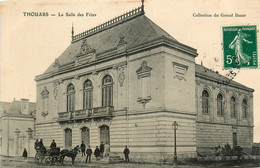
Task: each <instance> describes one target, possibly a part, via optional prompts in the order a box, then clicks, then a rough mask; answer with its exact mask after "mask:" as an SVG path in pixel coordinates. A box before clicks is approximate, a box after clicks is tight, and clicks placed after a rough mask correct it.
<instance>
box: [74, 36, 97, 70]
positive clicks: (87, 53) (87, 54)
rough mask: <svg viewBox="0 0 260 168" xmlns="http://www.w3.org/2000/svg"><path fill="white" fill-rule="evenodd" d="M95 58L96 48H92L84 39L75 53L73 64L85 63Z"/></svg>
mask: <svg viewBox="0 0 260 168" xmlns="http://www.w3.org/2000/svg"><path fill="white" fill-rule="evenodd" d="M95 60H96V50H95V49H92V48H91V47H90V46H89V44H88V43H87V39H84V40H83V42H82V45H81V47H80V52H79V53H78V54H77V55H76V58H75V65H76V66H77V65H81V64H86V63H89V62H92V61H95Z"/></svg>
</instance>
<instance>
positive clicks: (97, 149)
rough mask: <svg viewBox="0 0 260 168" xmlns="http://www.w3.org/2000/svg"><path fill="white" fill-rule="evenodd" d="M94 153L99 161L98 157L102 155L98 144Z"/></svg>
mask: <svg viewBox="0 0 260 168" xmlns="http://www.w3.org/2000/svg"><path fill="white" fill-rule="evenodd" d="M94 155H95V157H96V160H97V161H98V157H100V150H99V148H98V146H96V149H95V151H94Z"/></svg>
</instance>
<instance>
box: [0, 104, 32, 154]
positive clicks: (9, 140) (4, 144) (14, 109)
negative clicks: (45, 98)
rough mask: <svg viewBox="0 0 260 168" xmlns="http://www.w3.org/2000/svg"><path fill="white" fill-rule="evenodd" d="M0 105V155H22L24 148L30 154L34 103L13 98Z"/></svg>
mask: <svg viewBox="0 0 260 168" xmlns="http://www.w3.org/2000/svg"><path fill="white" fill-rule="evenodd" d="M0 106H1V115H0V126H1V130H0V139H1V155H5V156H22V152H23V150H24V148H26V149H27V151H28V154H29V156H30V153H32V152H33V151H32V150H34V149H31V145H30V141H31V140H32V139H33V134H34V132H33V130H35V128H34V124H35V113H36V104H35V103H33V102H29V100H28V99H21V100H20V101H19V100H15V99H14V100H13V101H12V102H0ZM33 141H34V140H33ZM31 151H32V152H31Z"/></svg>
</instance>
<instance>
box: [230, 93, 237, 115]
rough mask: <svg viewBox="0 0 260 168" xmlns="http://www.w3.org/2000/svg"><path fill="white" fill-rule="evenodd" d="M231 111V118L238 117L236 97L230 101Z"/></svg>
mask: <svg viewBox="0 0 260 168" xmlns="http://www.w3.org/2000/svg"><path fill="white" fill-rule="evenodd" d="M230 111H231V117H234V118H235V117H236V99H235V98H234V97H231V99H230Z"/></svg>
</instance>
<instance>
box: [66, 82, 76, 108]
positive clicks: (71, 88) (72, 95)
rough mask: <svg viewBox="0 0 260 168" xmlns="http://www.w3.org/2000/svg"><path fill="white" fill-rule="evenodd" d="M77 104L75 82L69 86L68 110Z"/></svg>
mask: <svg viewBox="0 0 260 168" xmlns="http://www.w3.org/2000/svg"><path fill="white" fill-rule="evenodd" d="M74 106H75V88H74V85H73V84H69V85H68V87H67V111H73V110H74Z"/></svg>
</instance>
